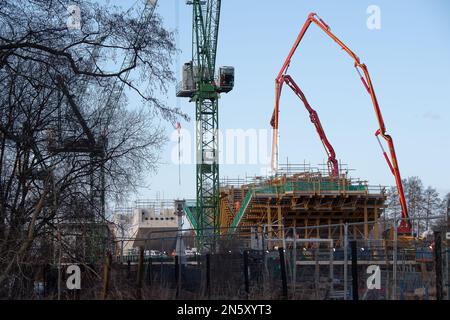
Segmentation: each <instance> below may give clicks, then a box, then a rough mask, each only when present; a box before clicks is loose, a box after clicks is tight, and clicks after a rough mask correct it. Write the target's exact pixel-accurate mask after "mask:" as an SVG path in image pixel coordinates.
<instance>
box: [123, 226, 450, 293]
mask: <svg viewBox="0 0 450 320" xmlns="http://www.w3.org/2000/svg"><path fill="white" fill-rule="evenodd" d="M380 224H381V223H379V224H378V226H377V228H378V229H379V235H375V234H374V232H373V230H374V229H375V228H374V226H375V223H369V227H370V229H371V230H372V231H371V232H370V234H369V236H368V237H367V238H364V236H363V234H362V233H360V232H359V231H358V230H363V229H364V228H363V224H343V225H331V226H328V225H323V226H313V227H308V228H307V229H308V231H309V234H313V235H315V234H317V235H322V234H323V232H322V233H321V232H320V230H316V229H326V230H330V228H335V229H336V230H339V231H338V232H334V231H333V232H330V234H332V235H333V236H332V237H331V238H319V237H318V238H311V237H308V238H304V237H303V235H306V234H308V232H305V231H306V230H305V228H304V227H302V228H287V229H282V230H278V229H276V226H268V225H260V226H255V227H254V228H252V227H250V226H246V227H241V228H238V229H237V230H236V231H235V232H234V233H232V234H229V235H228V236H219V237H218V238H217V239H215V243H216V246H215V250H214V251H213V252H196V251H195V250H194V251H193V250H192V247H190V246H186V245H184V244H185V243H190V244H195V243H196V242H197V240H198V239H196V237H195V235H193V234H192V233H186V231H185V233H179V234H178V235H176V236H172V237H166V236H165V235H164V232H158V233H156V234H153V235H150V236H149V239H147V242H145V241H144V243H155V242H154V240H157V241H158V242H159V243H160V247H159V248H158V247H149V246H145V245H144V246H143V247H142V249H141V250H142V251H143V262H141V263H144V264H145V265H146V267H145V269H146V271H145V272H146V274H147V279H148V281H147V284H146V286H147V288H153V290H154V292H168V294H169V295H170V297H173V298H195V299H242V298H248V299H320V300H322V299H342V300H345V299H359V300H412V299H422V300H431V299H448V291H449V290H448V287H449V258H450V253H449V246H448V240H447V239H445V232H443V231H445V230H444V229H443V230H441V231H439V230H438V231H436V232H434V233H429V234H428V235H427V236H424V237H405V236H399V235H397V232H396V228H395V226H396V223H394V221H392V220H388V221H384V222H383V223H382V225H380ZM191 231H192V230H191ZM442 232H443V233H442ZM225 234H226V233H225ZM150 239H151V241H150ZM167 247H172V248H173V251H172V252H167V250H164V248H167ZM115 263H117V264H121V265H128V268H130V269H132V267H133V265H135V264H139V254H138V253H137V252H132V251H131V252H129V253H128V254H122V253H119V254H118V255H116V259H115ZM156 298H157V297H156ZM164 298H167V295H166V296H164Z"/></svg>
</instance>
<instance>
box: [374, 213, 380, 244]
mask: <svg viewBox="0 0 450 320" xmlns="http://www.w3.org/2000/svg"><path fill="white" fill-rule="evenodd" d="M373 221H375V225H374V227H373V236H374V238H375V239H376V240H379V239H380V228H379V225H378V207H375V208H374V209H373Z"/></svg>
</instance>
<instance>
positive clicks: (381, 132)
mask: <svg viewBox="0 0 450 320" xmlns="http://www.w3.org/2000/svg"><path fill="white" fill-rule="evenodd" d="M311 23H314V24H316V25H317V26H318V27H319V28H320V29H322V30H323V31H324V32H325V33H326V34H327V35H328V36H329V37H330V38H331V39H332V40H333V41H334V42H336V43H337V44H338V45H339V46H340V47H341V49H343V50H344V51H345V52H346V53H347V54H348V55H349V56H350V57H351V58H352V59H353V60H354V67H355V69H356V71H357V72H358V74H359V77H360V79H361V81H362V83H363V85H364V87H365V89H366V90H367V92H368V93H369V95H370V98H371V100H372V104H373V107H374V110H375V115H376V117H377V120H378V125H379V129H378V130H377V131H376V132H375V136H376V137H377V139H378V141H379V136H381V137H382V138H383V139H384V140H385V141H386V142H387V144H388V147H389V153H390V158H389V156H388V155H387V153H386V151H385V150H384V148H383V146H382V144H381V142H380V141H379V142H380V146H381V148H382V151H383V155H384V157H385V159H386V161H387V163H388V166H389V168H390V170H391V172H392V174H393V175H394V177H395V182H396V184H397V190H398V194H399V198H400V204H401V207H402V220H401V223H400V226H399V228H398V232H399V233H403V234H406V233H410V232H411V225H410V222H409V220H408V218H409V217H408V208H407V205H406V200H405V195H404V192H403V186H402V180H401V176H400V169H399V167H398V163H397V155H396V153H395V148H394V142H393V139H392V137H391V136H390V135H388V134H386V126H385V123H384V120H383V116H382V114H381V110H380V107H379V105H378V100H377V97H376V95H375V89H374V88H373V85H372V81H371V79H370V75H369V71H368V70H367V67H366V65H365V64H363V63H361V62H360V59H359V57H358V56H357V55H356V54H355V53H354V52H353V51H351V50H350V49H349V48H348V47H347V46H346V45H345V44H344V43H343V42H342V41H341V40H339V39H338V38H337V37H336V36H335V35H334V34H333V33H332V32H331V31H330V27H329V26H328V25H327V24H326V23H325V22H324V21H323V20H322V19H320V18H319V17H318V16H317V15H316V14H315V13H310V14H309V16H308V19H307V20H306V22H305V23H304V25H303V27H302V29H301V31H300V33H299V35H298V37H297V39H296V40H295V43H294V45H293V46H292V48H291V50H290V52H289V55H288V57H287V58H286V60H285V62H284V64H283V66H282V68H281V70H280V72H279V74H278V76H277V78H276V79H275V108H274V111H273V114H272V121H271V124H272V127H273V140H272V170H274V171H275V172H276V170H277V167H278V122H279V109H280V108H279V107H280V96H281V90H282V88H283V84H284V83H287V84H288V85H289V87H291V88H292V90H294V92H295V93H296V94H297V96H298V97H299V98H300V99H301V100H302V101H303V103H304V104H305V107H306V108H307V109H308V111H309V112H310V116H311V121H312V122H313V123H314V125H315V126H316V129H317V131H318V133H319V136H320V138H321V140H322V142H323V143H324V146H325V149H326V150H327V153H328V155H329V158H328V160H329V163H330V164H331V166H332V168H333V170H334V168H337V163H336V166H334V165H335V163H334V161H333V158H334V156H335V155H334V151H333V148H332V147H331V145H330V144H329V142H328V140H327V139H326V136H325V133H324V131H323V128H322V126H321V124H320V120H319V118H318V117H317V113H316V112H315V111H314V110H313V109H312V108H311V107H310V106H309V104H308V102H307V101H306V98H305V96H304V94H303V93H302V92H301V90H300V88H299V87H298V86H297V85H296V84H295V82H294V81H293V80H292V78H291V77H290V76H288V75H287V71H288V69H289V66H290V63H291V60H292V56H293V55H294V53H295V51H296V50H297V48H298V46H299V44H300V42H301V40H302V39H303V36H304V35H305V33H306V31H307V30H308V28H309V26H310V25H311ZM334 160H335V159H334ZM334 173H336V174H337V173H338V171H336V170H334Z"/></svg>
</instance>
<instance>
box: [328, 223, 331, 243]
mask: <svg viewBox="0 0 450 320" xmlns="http://www.w3.org/2000/svg"><path fill="white" fill-rule="evenodd" d="M328 239H331V218H328Z"/></svg>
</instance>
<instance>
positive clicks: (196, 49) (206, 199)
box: [177, 0, 234, 250]
mask: <svg viewBox="0 0 450 320" xmlns="http://www.w3.org/2000/svg"><path fill="white" fill-rule="evenodd" d="M186 4H188V5H192V8H193V24H192V61H191V62H188V63H186V64H184V66H183V74H182V81H181V84H180V85H179V86H178V88H177V96H178V97H189V98H190V99H191V100H190V101H191V102H195V105H196V111H195V114H196V115H195V119H196V148H197V150H196V157H197V168H196V170H197V179H196V186H197V187H196V188H197V190H196V191H197V200H196V201H197V202H196V208H195V213H194V215H193V218H194V220H195V221H191V224H192V225H194V228H195V229H196V235H197V240H198V242H199V243H198V245H199V246H200V247H202V248H204V249H206V250H211V249H212V247H213V244H214V241H215V236H216V235H217V234H218V227H219V221H220V217H219V216H220V212H219V158H218V156H219V149H218V128H219V117H218V115H219V112H218V107H219V104H218V100H219V98H220V93H223V92H225V93H227V92H230V91H231V90H232V89H233V86H234V68H233V67H221V68H219V75H218V77H216V73H215V71H216V54H217V40H218V35H219V21H220V8H221V0H187V1H186Z"/></svg>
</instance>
